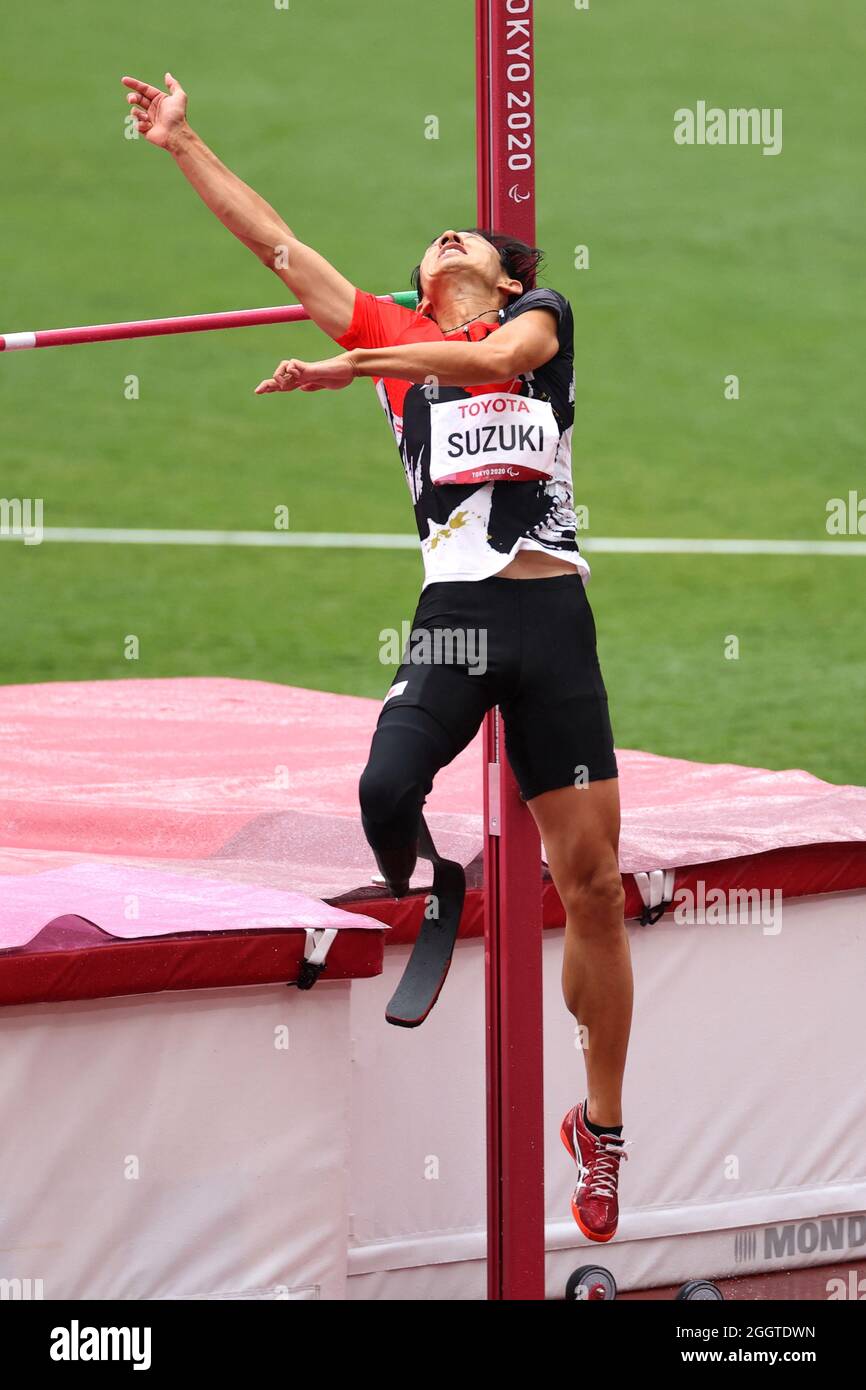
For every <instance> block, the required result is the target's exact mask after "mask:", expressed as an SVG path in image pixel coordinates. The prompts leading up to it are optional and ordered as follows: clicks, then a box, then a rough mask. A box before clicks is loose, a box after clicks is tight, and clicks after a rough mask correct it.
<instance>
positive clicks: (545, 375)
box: [338, 289, 589, 588]
mask: <svg viewBox="0 0 866 1390" xmlns="http://www.w3.org/2000/svg"><path fill="white" fill-rule="evenodd" d="M532 309H550V310H551V311H552V312H553V313H554V314H555V315H556V321H557V336H558V339H559V351H558V352H557V354H556V355H555V356H554V357H553V358H552V359H551V361H550V362H547V363H545V365H544V366H543V367H540V368H539V369H538V370H537V371H535V372H527V373H526V374H525V375H523V376H519V377H515V378H514V380H513V381H510V382H508V383H506V384H505V385H503V384H502V383H501V382H500V383H498V384H492V385H489V386H470V387H467V388H462V387H456V386H455V387H452V386H438V385H437V384H436V383H435V382H434V381H432V380H431V382H430V383H429V384H426V385H415V384H413V383H411V382H408V381H398V380H395V379H391V378H377V379H376V383H375V384H376V391H377V394H378V396H379V400H380V402H381V404H382V407H383V409H384V411H385V414H386V416H387V417H388V421H389V423H390V425H391V429H392V430H393V432H394V438H395V440H396V441H397V447H398V449H399V451H400V457H401V459H402V461H403V468H404V471H405V474H406V481H407V482H408V484H409V491H410V493H411V496H412V502H413V505H414V508H415V521H416V524H417V527H418V534H419V536H420V537H421V549H422V552H423V555H424V570H425V581H424V584H425V588H426V586H427V585H428V584H433V583H436V582H438V581H442V580H479V579H487V578H489V577H490V576H491V575H495V574H498V573H499V571H500V570H503V569H504V568H505V566H506V565H507V564H508V563H509V561H511V560H512V559H513V558H514V556H515V555H516V554H517V552H518V551H519V550H539V551H543V552H545V553H546V554H549V555H553V556H555V557H557V558H558V559H561V560H566V561H568V562H570V563H572V564H573V565H574V566H575V568H576V569H578V570H580V571H581V572H582V573H583V574H584V576H588V574H589V566H588V565H587V563H586V561H585V560H584V559H583V557H582V556H581V555H580V553H579V551H578V546H577V538H576V519H575V513H574V492H573V483H572V476H571V435H572V427H573V425H574V319H573V316H572V312H571V306H570V305H569V303H568V301H567V300H566V299H564V298H563V296H562V295H561V294H557V292H556V291H555V290H549V289H536V290H528V291H527V292H526V293H525V294H522V295H520V296H519V297H518V298H517V299H514V300H512V301H511V303H510V304H509V305H508V306H507V308H505V309H503V310H502V311H501V313H500V315H499V324H487V323H472V324H470V325H469V326H468V327H467V328H464V329H461V330H459V331H458V332H456V333H450V334H444V333H443V332H442V330H441V329H440V328H439V327H438V326H437V325H436V324H435V323H434V322H433V320H432V319H429V318H426V317H424V316H423V315H421V314H418V313H416V312H414V311H413V310H411V309H404V308H403V307H402V306H401V305H398V304H391V303H388V302H387V301H383V300H379V299H377V298H376V297H375V296H374V295H372V294H366V293H364V291H362V290H358V291H357V294H356V298H355V311H354V315H353V318H352V323H351V325H350V327H349V330H348V332H347V333H345V334H344V335H343V337H342V338H340V339H338V341H339V343H340V346H341V347H344V348H346V349H347V350H350V349H352V348H356V347H357V348H381V347H393V346H396V345H398V344H402V343H416V342H448V341H451V342H455V341H457V342H459V341H466V340H467V339H468V340H470V341H472V342H479V341H481V339H483V338H486V337H487V335H488V334H489V333H495V332H496V331H497V329H498V327H500V326H501V325H503V324H505V323H509V322H510V321H511V320H512V319H514V318H516V317H517V316H518V315H519V314H523V313H527V312H528V311H529V310H532ZM503 397H505V399H503ZM497 479H498V480H499V481H497Z"/></svg>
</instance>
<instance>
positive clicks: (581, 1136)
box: [123, 73, 632, 1241]
mask: <svg viewBox="0 0 866 1390" xmlns="http://www.w3.org/2000/svg"><path fill="white" fill-rule="evenodd" d="M165 80H166V84H167V87H168V92H167V93H166V92H162V91H160V90H159V89H158V88H156V87H152V86H150V85H149V84H148V83H146V82H140V81H138V80H137V79H135V78H131V77H124V78H123V82H124V84H125V86H127V87H128V88H130V89H131V91H130V95H129V96H128V101H129V103H130V105H131V106H132V110H133V113H134V117H135V120H136V124H137V128H138V131H139V133H140V134H141V135H143V136H144V137H145V138H146V139H147V140H148V141H149V142H150V143H151V144H153V145H157V146H160V147H161V148H163V149H166V150H167V151H168V152H169V153H170V154H171V155H172V156H173V158H174V160H175V163H176V164H177V165H178V167H179V169H180V170H181V172H182V173H183V174H184V176H185V177H186V178H187V179H188V181H189V182H190V183H191V184H192V186H193V188H194V189H195V190H196V192H197V193H198V194H199V196H200V197H201V198H202V199H203V201H204V202H205V203H206V204H207V206H208V207H209V208H210V209H211V211H212V212H214V213H215V214H216V216H217V217H218V218H219V220H220V221H221V222H222V223H223V225H224V226H225V227H227V228H228V229H229V231H230V232H232V233H233V234H234V235H235V236H236V237H238V239H239V240H240V241H242V242H243V243H244V245H245V246H248V247H249V248H250V250H251V251H253V252H254V253H255V255H256V256H258V258H259V259H260V260H261V261H262V262H263V264H264V265H266V266H267V267H268V268H269V269H271V270H274V271H275V272H276V274H277V275H278V276H279V277H280V279H281V280H282V281H283V282H284V284H286V285H287V286H288V287H289V289H290V290H291V291H292V292H293V294H294V295H296V296H297V298H298V299H299V300H300V302H301V303H302V304H303V306H304V308H305V309H306V310H307V312H308V313H309V315H310V317H311V318H312V319H313V320H314V321H315V322H316V323H317V324H318V325H319V327H320V328H321V329H323V330H324V332H326V333H327V334H329V335H330V337H331V338H333V339H334V340H335V341H336V342H337V343H338V344H339V345H340V346H341V347H342V348H343V349H344V351H343V352H342V353H341V354H340V355H339V356H337V357H333V358H329V359H328V360H326V361H323V362H312V363H309V362H301V361H298V360H297V359H292V360H288V361H284V362H281V363H280V364H279V366H278V367H277V369H276V371H275V372H274V375H273V376H272V377H270V378H268V379H267V380H265V381H263V382H262V383H261V384H260V385H259V386H258V387H257V388H256V389H257V391H258V392H259V393H261V394H267V393H269V392H275V391H294V390H297V389H300V390H302V391H316V390H322V389H325V388H330V389H334V390H336V389H340V388H342V387H345V386H348V385H349V384H350V383H351V382H353V381H354V380H355V378H356V377H371V378H372V379H373V380H374V381H375V383H376V390H377V393H378V396H379V400H380V402H381V404H382V406H383V408H384V410H385V413H386V415H387V417H388V420H389V423H390V425H391V428H392V430H393V432H394V436H395V438H396V441H397V444H398V447H399V450H400V455H401V458H402V462H403V467H404V470H405V474H406V479H407V482H408V484H409V490H410V493H411V496H412V501H413V504H414V508H415V518H416V522H417V525H418V531H419V535H420V537H421V548H422V552H423V557H424V567H425V582H424V587H423V590H422V594H421V598H420V601H419V604H418V609H417V612H416V615H415V620H414V624H413V632H415V631H424V632H428V633H432V634H433V635H434V636H435V635H436V634H439V635H442V634H444V633H449V634H451V635H453V634H454V633H455V632H462V633H464V634H468V633H474V634H479V635H481V636H482V637H483V641H484V643H485V647H484V660H483V662H481V661H478V662H475V663H474V664H473V663H472V662H470V661H469V659H468V657H467V652H464V653H463V660H462V661H461V660H457V661H449V660H440V661H434V662H430V663H428V664H426V665H425V664H417V663H415V662H412V661H408V662H407V663H406V664H404V666H403V667H401V669H400V671H399V672H398V673H397V676H396V678H395V680H394V683H393V684H392V686H391V689H390V690H389V692H388V695H387V696H386V699H385V703H384V707H383V710H382V713H381V715H380V718H379V722H378V726H377V729H376V732H375V735H374V737H373V742H372V747H371V750H370V759H369V762H368V765H367V768H366V769H365V771H364V774H363V777H362V779H361V787H360V796H361V811H362V816H363V822H364V828H365V831H366V834H367V837H368V839H369V841H370V844H371V847H372V849H373V851H374V853H375V856H376V859H377V861H378V863H379V866H380V868H381V869H382V872H383V874H384V876H385V879H386V881H387V882H388V885H389V887H390V889H391V891H392V892H393V893H394V894H395V895H397V896H399V895H401V894H403V893H405V892H406V891H407V890H408V885H409V879H410V876H411V874H412V870H413V868H414V865H415V861H416V856H417V854H418V851H419V835H420V834H421V833H422V830H423V822H422V818H421V812H422V807H423V805H424V800H425V797H426V796H427V794H428V793H429V791H430V788H431V786H432V782H433V778H434V776H435V774H436V773H437V772H438V770H439V768H441V767H444V766H445V765H446V764H447V763H449V762H451V760H452V759H453V758H454V757H456V755H457V754H458V753H459V752H460V750H461V749H462V748H464V747H465V746H466V745H467V744H468V743H469V742H470V740H471V739H472V738H473V737H474V735H475V734H476V732H477V731H478V728H479V726H480V725H481V722H482V720H483V718H484V715H485V713H486V712H487V711H488V710H489V709H491V708H492V707H493V706H494V705H497V704H498V705H499V706H500V708H501V710H502V715H503V719H504V722H505V731H506V747H507V751H508V756H509V759H510V761H511V765H512V767H513V769H514V771H515V774H516V776H517V780H518V783H519V785H520V790H521V795H522V796H523V798H524V800H525V801H526V803H527V804H528V806H529V809H530V811H531V812H532V815H533V816H534V818H535V821H536V824H537V826H538V829H539V831H540V833H541V837H542V839H543V842H544V846H545V850H546V855H547V862H548V865H549V868H550V872H551V875H552V877H553V881H554V883H555V885H556V888H557V891H558V893H559V896H560V898H561V899H562V902H563V905H564V907H565V911H566V931H565V951H564V957H563V974H562V979H563V993H564V996H565V1002H566V1005H567V1007H568V1009H569V1010H570V1012H571V1013H572V1014H573V1015H574V1017H575V1019H576V1020H579V1023H580V1025H581V1028H582V1030H583V1036H584V1037H585V1039H586V1043H585V1060H586V1072H587V1098H586V1100H585V1101H584V1102H581V1103H580V1104H578V1105H576V1106H574V1108H573V1109H572V1110H571V1111H570V1112H569V1113H568V1115H567V1116H566V1117H565V1120H564V1121H563V1126H562V1138H563V1140H564V1142H565V1144H566V1147H567V1148H568V1150H569V1152H570V1153H571V1155H572V1157H573V1158H574V1159H575V1161H576V1163H577V1168H578V1183H577V1187H576V1189H575V1192H574V1196H573V1198H572V1211H573V1214H574V1218H575V1220H576V1222H577V1224H578V1225H579V1227H580V1229H581V1231H582V1232H583V1233H584V1235H585V1236H588V1237H589V1238H590V1239H591V1240H596V1241H606V1240H610V1239H611V1237H612V1236H613V1235H614V1234H615V1232H616V1227H617V1221H618V1198H617V1184H618V1178H619V1169H620V1166H621V1161H622V1159H623V1158H624V1157H625V1149H624V1145H623V1141H622V1111H621V1100H622V1095H621V1092H622V1078H623V1071H624V1068H625V1058H626V1050H627V1046H628V1037H629V1029H630V1023H631V1008H632V978H631V963H630V958H629V949H628V940H627V937H626V932H625V925H624V922H623V892H622V883H621V879H620V873H619V866H618V857H617V856H618V842H619V793H618V782H617V768H616V761H615V758H614V750H613V739H612V735H611V728H610V721H609V718H608V710H607V696H606V694H605V688H604V684H603V682H602V677H601V672H600V670H599V665H598V659H597V656H596V641H595V625H594V622H593V617H592V613H591V611H590V607H589V603H588V602H587V599H586V596H585V593H584V581H585V579H586V577H587V576H588V566H587V565H586V562H585V560H584V559H583V558H582V557H581V555H580V554H579V552H578V547H577V542H576V537H575V515H574V511H573V500H572V498H573V494H572V480H571V457H570V450H571V432H572V424H573V420H574V379H573V372H574V360H573V359H574V348H573V332H574V329H573V320H572V313H571V308H570V306H569V304H568V302H567V301H566V300H565V299H563V297H562V296H561V295H560V294H557V293H556V292H555V291H553V290H549V289H535V288H534V283H535V272H536V269H537V267H538V263H539V261H540V259H541V253H540V252H538V251H537V250H535V249H533V248H531V247H528V246H525V245H524V244H523V243H522V242H518V241H515V240H514V239H510V238H508V237H505V236H498V235H496V234H494V233H490V232H483V231H478V230H475V231H456V230H452V229H449V230H446V231H444V232H442V233H441V235H439V236H437V237H436V238H435V239H434V240H433V241H432V242H431V243H430V245H429V246H428V247H427V250H426V251H425V253H424V256H423V259H422V260H421V263H420V265H419V266H418V268H417V270H416V272H415V276H414V283H415V286H416V289H417V290H418V294H419V305H418V310H417V312H413V311H411V310H409V309H404V308H401V307H399V306H397V305H395V304H391V303H383V302H381V301H379V300H377V299H376V298H375V297H374V296H372V295H370V294H365V293H363V292H362V291H360V290H358V289H356V288H355V286H354V285H353V284H352V283H351V282H350V281H349V280H347V279H345V277H344V276H343V275H341V274H340V273H339V271H337V270H336V269H335V268H334V267H333V266H332V265H330V264H329V262H328V261H326V260H325V259H324V257H322V256H320V255H319V254H318V253H317V252H316V251H314V250H313V249H312V248H311V247H310V246H307V245H305V244H304V243H303V242H301V241H299V240H298V239H297V237H296V236H295V235H294V233H293V232H292V231H291V230H290V228H289V227H288V226H287V225H286V223H285V222H284V221H283V220H282V218H281V217H279V216H278V214H277V213H276V212H275V211H274V210H273V208H271V207H270V206H269V205H268V204H267V203H266V202H265V201H264V200H263V199H262V198H260V197H259V196H258V194H256V193H254V192H253V190H252V189H251V188H249V187H248V186H247V185H246V184H245V183H243V182H242V181H241V180H240V179H239V178H238V177H237V176H236V175H235V174H233V173H231V171H230V170H229V169H227V168H226V167H225V166H224V165H223V164H222V163H221V162H220V160H219V159H217V157H216V155H215V154H213V152H212V151H211V150H210V149H209V148H208V147H207V145H205V144H204V142H203V141H202V140H201V139H200V138H199V136H198V135H196V134H195V133H194V131H193V130H192V129H191V128H190V126H189V125H188V123H187V119H186V106H187V99H186V94H185V93H184V91H183V90H182V89H181V87H180V85H179V84H178V83H177V82H176V81H175V80H174V78H173V77H172V76H171V74H170V73H166V79H165ZM467 651H468V646H467Z"/></svg>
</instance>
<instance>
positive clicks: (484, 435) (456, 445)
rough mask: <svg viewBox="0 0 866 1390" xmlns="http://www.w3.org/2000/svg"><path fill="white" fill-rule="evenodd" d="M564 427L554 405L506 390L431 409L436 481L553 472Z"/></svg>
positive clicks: (501, 479) (507, 479)
mask: <svg viewBox="0 0 866 1390" xmlns="http://www.w3.org/2000/svg"><path fill="white" fill-rule="evenodd" d="M558 443H559V428H558V426H557V423H556V417H555V415H554V413H553V407H552V406H551V405H550V404H549V402H547V401H537V400H534V399H533V398H532V397H531V396H512V395H509V394H507V393H506V392H504V391H497V392H492V393H491V394H490V395H487V396H469V397H468V398H465V399H463V400H459V401H439V402H437V403H436V404H434V405H431V407H430V477H431V478H432V480H433V482H434V483H527V482H533V481H534V480H536V479H539V478H541V479H545V480H547V479H549V478H551V477H552V476H553V461H554V459H555V457H556V446H557V445H558Z"/></svg>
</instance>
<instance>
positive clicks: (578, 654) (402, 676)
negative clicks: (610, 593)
mask: <svg viewBox="0 0 866 1390" xmlns="http://www.w3.org/2000/svg"><path fill="white" fill-rule="evenodd" d="M494 705H499V706H500V708H501V710H502V715H503V719H504V721H505V744H506V750H507V752H508V757H509V760H510V762H511V766H512V767H513V769H514V772H515V775H516V777H517V781H518V785H519V786H520V791H521V795H522V796H523V798H524V800H526V801H529V800H531V799H532V798H533V797H535V796H540V795H541V794H542V793H543V792H548V791H554V790H556V789H557V788H559V787H568V786H575V785H581V784H584V783H587V782H595V781H601V780H603V779H605V778H609V777H616V775H617V767H616V759H615V756H614V750H613V735H612V733H611V727H610V718H609V716H608V708H607V694H606V692H605V688H604V682H603V680H602V677H601V671H600V669H599V664H598V656H597V654H596V634H595V622H594V620H593V616H592V610H591V608H590V606H589V601H588V599H587V597H586V594H585V592H584V587H583V581H582V579H581V578H580V575H579V574H577V573H576V572H575V573H574V574H573V575H572V574H566V575H556V576H554V578H552V579H499V578H493V579H483V580H475V581H467V582H462V581H461V582H443V583H436V584H431V585H430V586H429V587H428V588H427V589H425V590H424V592H423V593H422V595H421V599H420V601H419V603H418V608H417V611H416V614H415V618H414V621H413V624H412V632H411V636H410V639H409V643H408V646H407V649H406V651H405V652H404V660H403V665H402V666H401V667H400V669H399V671H398V672H397V675H396V676H395V678H394V683H393V685H392V686H391V690H390V691H389V692H388V695H387V696H386V698H385V703H384V707H383V710H382V713H381V715H380V717H379V728H380V729H381V728H384V727H387V726H388V725H389V724H391V723H397V724H399V723H405V720H406V717H407V715H408V713H409V711H410V710H411V709H413V708H414V709H421V710H424V711H425V712H426V714H428V715H429V716H431V717H432V718H433V719H434V720H435V721H436V724H437V725H438V726H439V727H440V729H441V730H442V732H443V734H444V736H445V737H444V739H443V740H442V748H441V750H440V753H439V755H438V756H437V758H436V761H437V762H438V764H439V766H445V764H446V763H448V762H450V761H451V760H452V759H453V758H455V757H456V756H457V754H458V753H459V752H460V751H461V749H463V748H465V747H466V745H467V744H468V743H469V742H470V741H471V740H472V738H474V736H475V734H476V733H477V731H478V729H479V727H480V725H481V722H482V720H483V718H484V715H485V714H486V713H487V711H488V710H489V709H491V708H492V707H493V706H494ZM398 712H399V713H398ZM374 747H375V744H374Z"/></svg>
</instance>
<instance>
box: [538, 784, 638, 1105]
mask: <svg viewBox="0 0 866 1390" xmlns="http://www.w3.org/2000/svg"><path fill="white" fill-rule="evenodd" d="M528 805H529V809H530V811H531V812H532V814H533V816H534V817H535V822H536V824H537V826H538V829H539V831H540V832H541V837H542V839H543V840H544V846H545V849H546V851H547V862H548V865H549V867H550V872H551V875H552V877H553V881H554V883H555V885H556V890H557V892H558V893H559V896H560V898H561V899H562V903H563V906H564V907H565V911H566V926H565V950H564V953H563V960H562V992H563V995H564V997H565V1003H566V1006H567V1007H568V1009H569V1011H570V1013H572V1014H573V1015H574V1017H575V1019H576V1020H577V1022H578V1023H579V1024H580V1025H581V1026H582V1028H583V1030H584V1034H583V1036H584V1048H585V1052H584V1056H585V1060H586V1079H587V1098H588V1110H589V1119H590V1121H591V1122H592V1123H593V1124H594V1125H601V1126H604V1125H621V1124H622V1079H623V1073H624V1071H625V1060H626V1052H627V1050H628V1039H629V1032H630V1028H631V1013H632V972H631V955H630V952H629V945H628V937H627V935H626V929H625V922H624V920H623V890H622V880H621V878H620V873H619V863H618V848H619V819H620V817H619V783H618V781H617V779H616V778H611V779H609V780H607V781H603V782H593V783H591V784H590V785H589V786H584V787H564V788H562V789H560V790H558V791H552V792H545V793H544V794H543V795H542V796H536V797H534V798H533V800H532V801H530V802H528Z"/></svg>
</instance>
